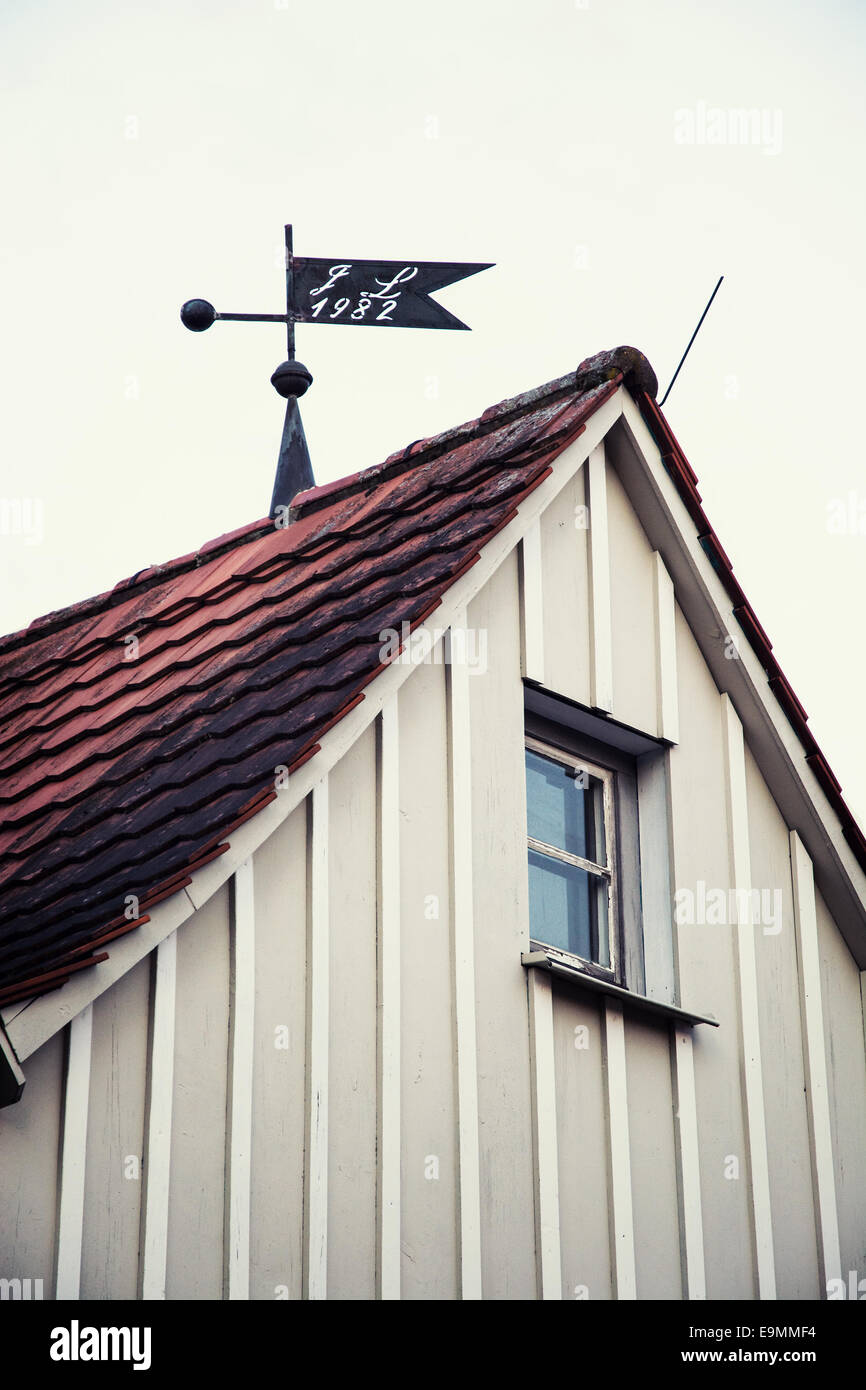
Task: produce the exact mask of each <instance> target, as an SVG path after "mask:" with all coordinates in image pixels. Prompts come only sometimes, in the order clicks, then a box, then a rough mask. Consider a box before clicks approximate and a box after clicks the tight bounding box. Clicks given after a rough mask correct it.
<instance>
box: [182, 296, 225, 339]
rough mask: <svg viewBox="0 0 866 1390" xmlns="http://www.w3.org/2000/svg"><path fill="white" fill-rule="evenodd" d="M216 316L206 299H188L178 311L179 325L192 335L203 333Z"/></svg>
mask: <svg viewBox="0 0 866 1390" xmlns="http://www.w3.org/2000/svg"><path fill="white" fill-rule="evenodd" d="M216 316H217V312H216V309H215V308H214V306H213V305H212V304H209V303H208V301H207V300H206V299H188V300H187V301H186V303H185V304H184V305H183V306H182V308H181V311H180V321H181V323H182V324H183V325H184V326H185V327H186V328H188V329H189V330H190V331H191V332H192V333H203V332H204V331H205V329H206V328H210V326H211V324H212V323H213V322H214V321H215V320H216Z"/></svg>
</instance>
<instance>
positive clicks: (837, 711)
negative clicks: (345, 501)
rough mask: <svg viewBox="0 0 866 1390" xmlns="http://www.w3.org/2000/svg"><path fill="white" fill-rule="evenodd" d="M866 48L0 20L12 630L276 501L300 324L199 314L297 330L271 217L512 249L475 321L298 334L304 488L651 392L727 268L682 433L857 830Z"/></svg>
mask: <svg viewBox="0 0 866 1390" xmlns="http://www.w3.org/2000/svg"><path fill="white" fill-rule="evenodd" d="M864 58H866V8H864V7H863V6H862V5H859V6H858V5H857V4H856V3H853V2H852V3H844V2H843V0H822V4H821V5H815V4H812V3H810V4H805V3H802V0H781V2H780V3H775V0H747V2H746V3H744V0H728V3H726V4H725V5H724V6H722V5H718V6H711V5H707V4H701V5H698V4H695V3H694V0H691V2H690V3H686V0H655V3H653V4H647V3H646V0H578V3H576V2H575V0H534V3H533V4H532V5H531V6H530V5H527V4H526V3H525V0H495V3H494V0H483V3H478V0H459V3H458V2H457V0H438V2H437V4H435V5H428V6H423V7H422V6H417V5H416V6H409V5H406V4H403V3H397V0H368V3H365V4H363V5H361V4H358V3H351V2H350V0H330V3H328V4H327V5H323V4H320V3H315V0H306V2H305V3H301V2H300V0H146V3H142V4H139V5H124V4H118V3H117V0H105V2H104V3H100V0H79V3H76V4H75V5H69V4H68V3H64V4H61V3H59V0H35V2H34V0H3V5H2V18H0V68H2V75H3V84H2V95H0V118H2V128H3V132H4V140H3V149H2V155H0V159H2V166H0V188H2V202H3V215H2V219H0V247H2V301H0V303H2V319H0V326H2V332H0V341H2V349H0V350H2V364H0V365H2V383H3V409H2V412H0V434H2V463H3V475H2V483H0V496H2V497H3V498H5V499H12V500H14V499H31V500H32V502H33V503H36V504H41V506H42V508H43V512H42V515H43V518H44V520H43V535H42V537H41V540H40V541H39V543H34V541H35V540H36V537H35V536H34V535H32V534H31V535H24V534H21V533H20V532H19V533H18V534H15V533H14V532H15V527H14V525H12V524H11V523H7V524H6V526H5V531H6V534H0V580H2V599H0V629H2V631H4V632H6V631H11V630H14V629H16V628H18V627H23V626H25V625H26V624H27V623H29V622H30V621H31V620H32V619H33V618H34V617H36V616H38V615H39V614H41V613H44V612H46V611H48V610H50V609H53V608H57V607H61V606H63V605H65V604H68V603H72V602H74V601H76V600H78V599H81V598H84V597H87V596H89V595H91V594H94V593H97V592H100V591H101V590H104V589H106V588H110V587H111V586H112V585H114V584H115V583H116V582H117V581H118V580H119V579H121V578H123V577H125V576H126V575H129V574H132V573H134V572H135V571H137V570H139V569H141V568H143V567H145V566H146V565H149V564H152V563H157V562H159V561H164V560H167V559H170V558H172V557H174V556H176V555H180V554H184V553H186V552H187V551H190V550H193V549H195V548H196V547H197V546H199V545H201V544H203V543H204V542H206V541H208V540H209V539H211V538H212V537H214V536H216V535H218V534H220V533H221V532H224V531H227V530H231V529H233V528H234V527H236V526H238V525H241V524H243V523H245V522H247V521H250V520H253V519H255V518H256V517H259V516H263V515H264V514H265V513H266V512H267V507H268V502H269V499H270V492H271V486H272V483H273V474H274V468H275V463H276V455H277V448H278V443H279V436H280V430H281V426H282V415H283V405H282V402H281V401H280V400H279V399H278V398H277V396H276V395H275V393H274V391H273V388H272V387H271V385H270V382H269V377H270V374H271V372H272V370H273V369H274V367H275V366H276V365H277V364H278V363H279V362H280V361H281V360H282V358H283V357H284V356H285V352H284V347H285V343H284V335H283V329H282V328H281V327H280V326H278V325H275V326H271V325H246V324H217V325H215V326H214V327H213V328H212V329H211V330H210V331H209V332H207V333H205V334H202V335H193V334H191V333H188V332H187V331H186V330H185V329H184V328H183V327H182V326H181V324H180V321H179V318H178V310H179V307H180V304H181V303H182V302H183V301H184V300H185V299H188V298H191V297H194V296H201V297H203V298H206V299H210V300H211V301H212V302H213V303H214V304H215V305H216V306H217V308H221V309H224V310H236V311H247V312H251V311H257V312H281V311H282V309H283V308H284V299H283V296H284V287H283V275H282V254H281V244H282V235H283V233H282V228H283V224H284V223H285V222H288V221H291V222H292V223H293V224H294V228H295V249H296V251H297V252H298V253H299V254H307V255H314V256H334V257H372V258H382V259H388V258H393V259H399V258H403V257H406V258H407V259H408V258H416V259H426V260H466V261H472V260H478V261H495V262H496V263H497V264H496V269H495V270H492V271H487V272H485V273H484V274H483V275H480V276H478V277H476V278H473V279H470V280H468V281H465V282H464V283H463V284H461V285H458V286H455V287H454V288H453V289H451V290H446V291H444V292H443V293H442V295H441V299H442V301H443V303H445V304H447V305H448V307H449V308H450V309H452V311H453V312H455V313H457V314H458V315H459V316H460V317H462V318H464V319H466V320H467V321H468V322H469V323H470V324H471V325H472V328H473V332H472V333H471V334H469V333H430V332H427V333H424V332H411V331H409V330H398V331H395V332H392V333H370V334H366V335H363V334H360V333H356V332H350V331H348V330H346V329H341V328H336V327H332V328H330V329H329V331H327V332H326V331H325V330H324V329H323V328H322V327H320V326H319V325H312V326H308V327H303V326H302V327H300V328H299V329H298V342H297V349H298V356H299V357H300V358H301V360H302V361H304V362H305V363H306V364H307V366H308V367H309V368H310V369H311V371H312V372H313V375H314V377H315V383H314V385H313V387H312V389H311V391H310V393H309V395H308V396H307V397H306V398H305V399H304V403H303V415H304V422H305V427H306V432H307V438H308V440H309V444H310V452H311V455H312V459H313V465H314V469H315V472H316V478H317V481H318V482H327V481H329V480H330V479H333V478H337V477H340V476H342V475H344V474H347V473H351V472H355V471H356V470H358V469H359V468H363V467H366V466H368V465H370V464H374V463H377V462H379V461H380V460H381V459H382V458H384V457H385V456H386V455H387V454H388V453H390V452H391V451H392V450H394V449H395V448H398V447H400V446H401V445H404V444H406V443H408V442H409V441H411V440H413V439H416V438H420V437H422V436H425V435H428V434H431V433H434V432H436V431H438V430H440V429H444V428H446V427H448V426H450V425H454V424H458V423H460V422H461V421H463V420H465V419H469V418H471V417H473V416H475V415H477V414H479V413H480V412H481V411H482V410H483V409H484V408H485V407H486V406H487V405H490V404H492V403H493V402H495V401H498V400H500V399H502V398H503V397H504V396H507V395H510V394H513V393H515V392H518V391H522V390H526V389H527V388H529V387H531V386H534V385H537V384H539V383H541V382H543V381H546V380H549V379H550V378H551V377H554V376H558V375H560V374H562V373H563V372H565V371H568V370H570V369H572V368H574V367H575V366H577V364H578V363H579V362H580V361H581V360H582V359H583V358H584V357H586V356H588V355H589V354H591V353H593V352H595V351H598V350H599V349H601V348H607V347H613V346H615V345H617V344H619V343H631V344H633V345H635V346H636V347H639V348H640V349H641V350H642V351H643V352H645V353H646V354H647V356H648V357H649V359H650V361H651V362H652V363H653V365H654V367H655V369H656V371H657V373H658V376H659V379H660V382H661V386H662V389H664V387H665V386H666V385H667V382H668V381H669V379H670V376H671V375H672V372H673V369H674V367H675V366H676V363H677V361H678V360H679V357H680V355H681V353H682V350H683V348H684V347H685V344H686V342H687V341H688V338H689V335H690V334H691V331H692V329H693V328H694V325H695V323H696V321H697V318H698V316H699V314H700V312H701V310H702V308H703V306H704V304H705V302H706V300H707V298H708V296H709V294H710V291H711V290H712V288H713V285H714V284H715V282H716V280H717V279H718V276H719V275H720V274H724V275H725V277H726V278H725V283H724V285H723V286H722V289H721V291H720V292H719V295H718V297H717V299H716V302H715V304H714V305H713V308H712V310H711V311H710V315H709V317H708V319H707V321H706V323H705V325H704V328H703V329H702V331H701V335H700V337H699V339H698V341H697V343H696V345H695V347H694V349H693V350H692V353H691V355H690V357H689V360H688V362H687V363H686V366H685V367H684V369H683V372H682V374H681V376H680V378H679V380H678V382H677V384H676V387H675V388H674V391H673V393H672V395H671V398H670V401H669V402H668V405H667V407H666V414H667V416H668V419H669V420H670V422H671V425H672V427H673V429H674V431H675V433H676V434H677V435H678V437H679V439H680V442H681V443H682V445H683V447H684V448H685V450H686V453H687V455H688V457H689V459H690V461H691V463H692V466H693V467H694V468H695V470H696V472H697V474H698V477H699V480H700V487H701V492H702V494H703V497H704V502H705V505H706V508H707V512H708V514H709V516H710V518H711V520H712V521H713V523H714V525H715V528H716V530H717V532H718V534H719V536H720V538H721V540H722V543H723V545H724V546H725V547H726V549H727V551H728V554H729V555H730V557H731V559H732V561H733V563H734V568H735V572H736V574H737V576H738V578H739V580H740V582H741V583H742V585H743V587H744V589H745V591H746V593H747V594H748V595H749V598H750V599H751V601H752V603H753V605H754V607H755V609H756V611H757V613H758V616H759V618H760V620H761V622H762V624H763V626H764V627H765V629H766V630H767V632H768V633H769V636H770V637H771V639H772V640H773V642H774V645H775V651H776V654H777V656H778V658H779V660H780V662H781V665H782V667H783V669H784V670H785V672H786V673H787V675H788V676H789V678H790V679H791V681H792V683H793V686H794V688H795V690H796V691H797V693H798V695H799V697H800V699H801V700H802V701H803V703H804V704H805V706H806V709H807V711H808V712H809V715H810V717H811V724H812V727H813V730H814V732H815V735H816V737H817V738H818V740H819V742H820V743H821V745H822V747H823V748H824V751H825V752H826V754H827V756H828V758H829V761H830V763H831V765H832V767H833V768H834V771H835V772H836V775H837V776H838V777H839V779H840V781H841V782H842V786H843V791H844V793H845V794H846V796H847V798H848V800H849V804H850V805H851V806H852V809H854V811H855V813H856V814H857V815H858V816H859V818H860V820H861V823H864V822H866V733H864V729H866V721H864V719H863V712H862V705H863V679H864V652H863V642H864V620H863V596H864V589H866V582H864V581H866V477H864V445H863V433H862V427H861V420H860V411H861V406H860V399H861V395H862V389H863V387H862V383H863V379H864V367H866V362H864V335H863V333H862V329H861V323H862V320H863V317H864V308H866V303H864V300H866V271H864V256H863V246H864V201H866V197H864V179H863V149H864V146H866V128H864V127H866V119H864V105H866V86H864V82H863V71H864ZM737 108H750V109H754V110H756V111H757V112H760V113H762V120H763V123H762V126H761V129H760V131H758V132H757V136H758V138H757V139H756V140H753V141H750V142H746V143H743V142H741V141H740V142H737V143H731V142H730V141H729V140H727V139H726V142H725V143H712V144H710V143H706V140H707V139H710V138H712V137H714V136H715V137H717V136H718V134H719V129H720V128H719V126H718V125H715V126H714V125H713V124H712V122H713V121H716V122H717V121H718V119H719V118H718V116H715V117H714V116H713V112H714V111H722V112H725V113H726V112H728V111H730V110H736V109H737ZM684 112H686V113H690V114H689V115H688V116H684V115H683V113H684ZM677 113H679V114H677ZM690 123H691V124H692V125H693V127H694V129H693V132H691V133H693V136H694V143H687V140H688V136H689V134H690V130H689V125H690ZM701 135H703V136H704V137H705V141H704V142H703V143H700V142H699V137H700V136H701ZM837 501H838V502H839V503H841V504H844V509H843V510H841V511H839V513H838V515H837V513H836V512H834V511H833V503H834V502H837ZM846 518H847V521H846V520H845V519H846ZM831 519H833V520H834V521H835V524H837V525H839V524H846V527H847V529H845V530H843V531H842V532H841V533H839V532H838V531H836V532H831V531H830V530H828V521H830V520H831ZM861 520H862V527H863V529H862V531H859V530H858V522H859V521H861Z"/></svg>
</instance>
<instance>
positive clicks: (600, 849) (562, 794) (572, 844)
mask: <svg viewBox="0 0 866 1390" xmlns="http://www.w3.org/2000/svg"><path fill="white" fill-rule="evenodd" d="M526 804H527V815H528V823H529V834H530V835H531V837H532V838H533V840H542V841H543V842H544V844H546V845H553V846H554V847H555V848H556V849H564V850H567V851H568V853H569V854H578V855H580V857H581V859H589V860H590V861H591V862H592V863H593V864H603V865H606V864H607V858H606V849H605V843H604V788H603V786H602V784H601V782H600V781H599V780H598V778H597V777H593V776H591V775H590V773H588V772H585V771H583V772H578V773H577V774H575V773H574V772H573V771H572V770H571V769H570V768H567V767H563V766H562V764H561V763H557V762H554V761H553V759H552V758H545V757H543V756H542V755H541V754H540V753H534V752H533V751H532V750H531V749H529V748H527V750H526Z"/></svg>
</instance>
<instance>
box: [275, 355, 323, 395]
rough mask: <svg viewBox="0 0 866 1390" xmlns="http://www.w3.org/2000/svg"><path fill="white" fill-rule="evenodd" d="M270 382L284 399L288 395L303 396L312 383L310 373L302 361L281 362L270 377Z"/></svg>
mask: <svg viewBox="0 0 866 1390" xmlns="http://www.w3.org/2000/svg"><path fill="white" fill-rule="evenodd" d="M271 383H272V385H273V388H274V390H275V391H276V392H277V394H278V395H280V396H282V397H283V399H284V400H288V399H289V397H290V396H296V397H297V396H303V394H304V392H305V391H306V390H307V389H308V387H310V386H312V384H313V377H312V374H311V373H310V372H309V371H308V370H307V368H306V367H305V366H304V364H303V362H281V363H280V365H279V366H278V367H277V369H276V371H275V372H274V374H273V376H272V377H271Z"/></svg>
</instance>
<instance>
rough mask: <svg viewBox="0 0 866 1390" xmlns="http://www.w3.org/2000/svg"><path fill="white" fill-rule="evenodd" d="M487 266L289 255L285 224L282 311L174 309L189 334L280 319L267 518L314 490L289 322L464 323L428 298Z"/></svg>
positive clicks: (200, 302) (304, 377) (307, 381)
mask: <svg viewBox="0 0 866 1390" xmlns="http://www.w3.org/2000/svg"><path fill="white" fill-rule="evenodd" d="M491 264H492V262H491V263H485V264H483V265H481V264H477V263H475V264H470V263H466V262H455V261H352V260H349V259H348V258H346V259H343V260H337V258H336V257H321V256H320V257H315V258H314V257H311V256H296V255H294V253H293V250H292V229H291V227H286V312H285V313H284V314H224V313H218V312H217V310H216V309H215V308H214V307H213V305H212V304H209V303H208V301H207V300H206V299H189V300H187V302H186V304H184V306H183V308H182V309H181V311H180V316H181V319H182V321H183V322H184V323H185V324H186V327H187V328H190V329H192V331H193V332H194V333H202V332H204V330H205V329H206V328H210V326H211V324H212V323H215V322H216V320H217V319H233V320H235V321H238V322H242V323H284V324H285V325H286V335H287V340H288V360H287V361H285V362H283V363H281V365H280V366H279V367H277V369H276V371H275V372H274V374H273V376H272V377H271V381H272V382H273V385H274V387H275V389H276V390H277V392H278V393H279V394H280V395H281V396H282V397H283V398H284V399H285V401H286V423H285V425H284V427H283V437H282V442H281V444H280V457H279V462H278V464H277V476H276V480H275V482H274V492H273V496H272V498H271V512H270V514H271V516H272V517H278V518H282V519H284V518H285V516H286V515H287V512H288V507H289V504H290V503H291V501H292V498H293V497H294V496H295V495H296V494H297V493H298V492H303V491H304V490H305V489H306V488H310V487H313V485H314V479H313V470H312V467H311V465H310V455H309V451H308V449H307V441H306V437H305V435H304V427H303V425H302V423H301V415H300V411H299V409H298V397H299V396H302V395H303V394H304V392H305V391H306V390H307V388H308V387H309V386H310V385H311V384H312V380H313V378H312V376H311V375H310V373H309V372H308V371H307V368H306V367H305V366H304V365H303V363H301V362H296V361H295V324H296V323H336V324H343V325H350V326H353V327H358V328H464V329H468V327H469V325H468V324H465V323H461V321H460V319H458V318H455V316H454V315H453V314H450V313H449V312H448V310H447V309H443V307H442V305H441V304H438V303H437V302H436V300H435V299H431V298H430V295H431V294H432V293H433V292H434V290H441V289H444V288H445V286H446V285H453V284H454V283H455V281H457V280H463V279H465V278H466V276H467V275H475V274H476V273H477V272H478V271H479V270H489V269H490V266H491Z"/></svg>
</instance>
